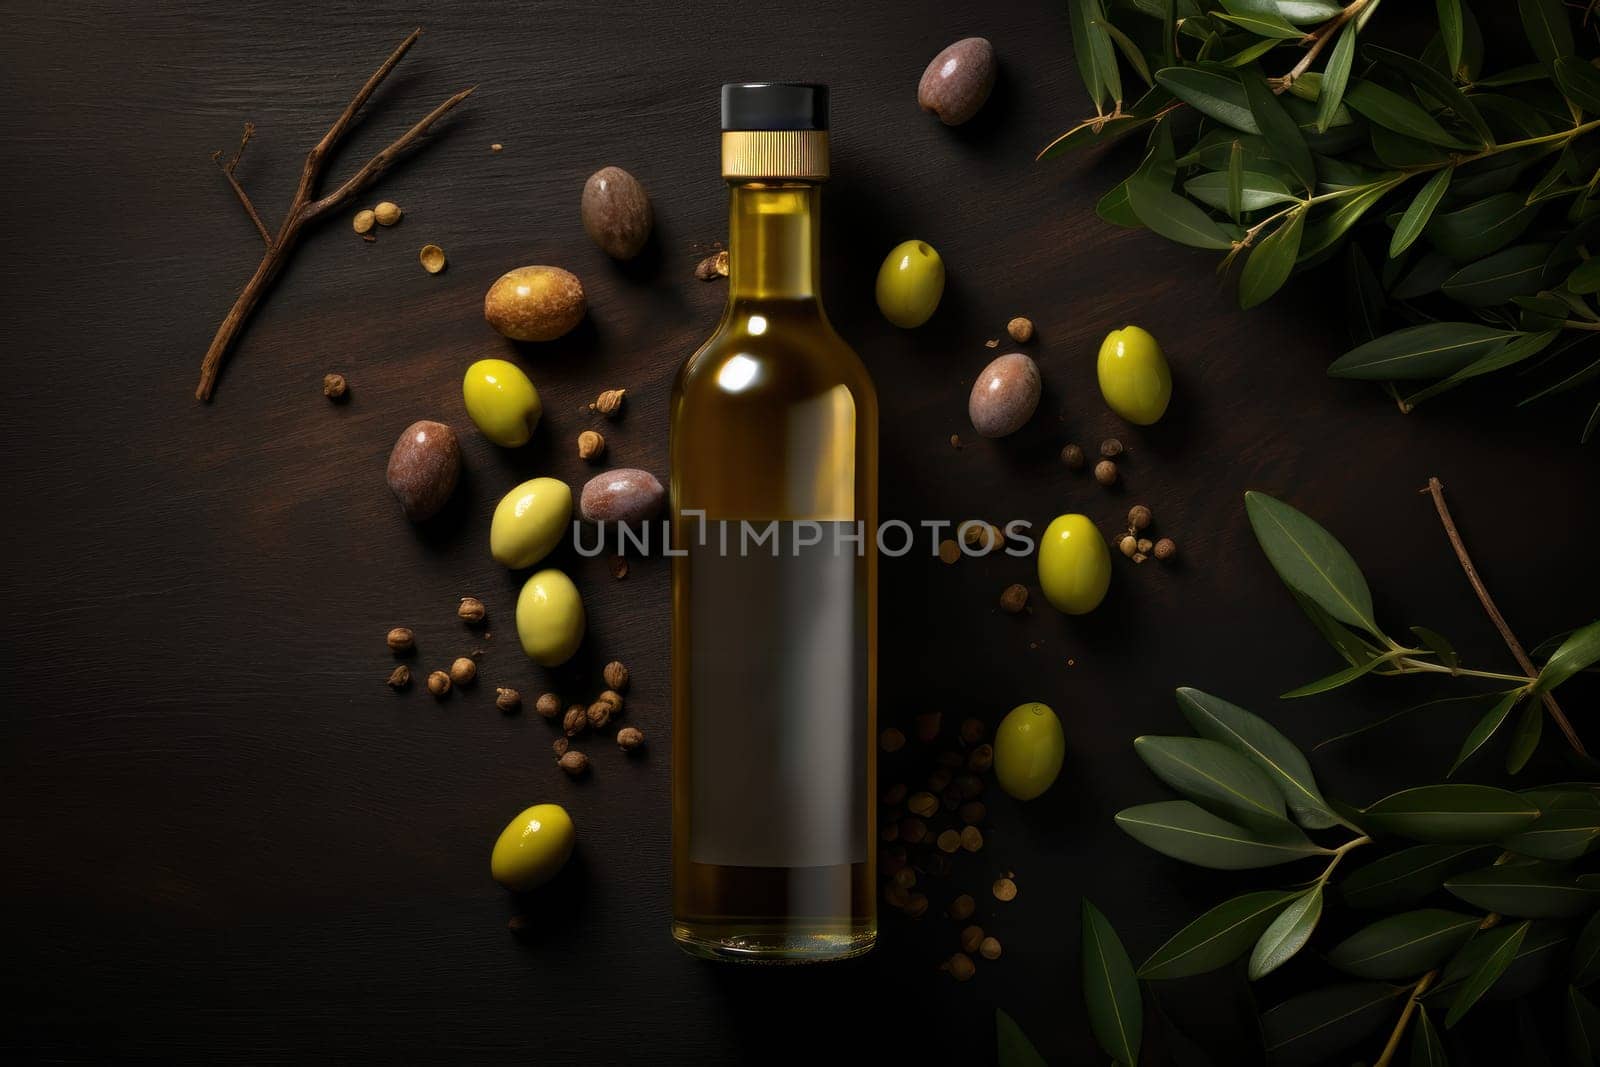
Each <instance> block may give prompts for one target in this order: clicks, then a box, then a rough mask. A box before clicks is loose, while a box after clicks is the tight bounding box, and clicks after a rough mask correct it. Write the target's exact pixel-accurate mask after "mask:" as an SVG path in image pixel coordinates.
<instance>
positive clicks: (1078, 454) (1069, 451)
mask: <svg viewBox="0 0 1600 1067" xmlns="http://www.w3.org/2000/svg"><path fill="white" fill-rule="evenodd" d="M1125 451H1126V449H1124V448H1123V447H1122V442H1121V441H1119V440H1117V439H1116V438H1115V437H1108V438H1106V439H1105V440H1104V441H1101V442H1100V461H1099V462H1098V463H1096V464H1095V465H1094V480H1095V481H1097V482H1099V483H1100V484H1101V485H1105V486H1111V485H1116V484H1117V478H1118V476H1119V472H1118V470H1117V457H1118V456H1120V455H1122V453H1123V452H1125ZM1061 462H1062V463H1063V464H1065V465H1066V467H1067V469H1068V470H1074V471H1077V470H1082V469H1083V467H1084V464H1086V463H1087V462H1088V457H1086V456H1085V455H1084V452H1083V446H1082V445H1064V446H1063V447H1062V449H1061Z"/></svg>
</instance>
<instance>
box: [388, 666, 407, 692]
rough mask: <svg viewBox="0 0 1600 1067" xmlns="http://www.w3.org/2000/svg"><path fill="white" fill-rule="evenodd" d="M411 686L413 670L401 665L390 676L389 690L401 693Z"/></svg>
mask: <svg viewBox="0 0 1600 1067" xmlns="http://www.w3.org/2000/svg"><path fill="white" fill-rule="evenodd" d="M410 684H411V668H410V667H407V666H406V665H405V664H404V663H402V664H400V665H399V666H398V667H396V668H395V669H394V671H393V672H391V673H390V675H389V688H390V689H393V690H394V691H395V692H397V693H398V692H399V691H400V690H402V689H404V688H405V687H406V686H408V685H410Z"/></svg>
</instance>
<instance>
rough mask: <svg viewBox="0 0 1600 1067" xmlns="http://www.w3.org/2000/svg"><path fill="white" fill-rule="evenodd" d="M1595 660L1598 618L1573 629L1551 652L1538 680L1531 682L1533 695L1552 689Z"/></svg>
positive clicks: (1599, 642) (1599, 643)
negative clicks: (1577, 628) (1558, 646)
mask: <svg viewBox="0 0 1600 1067" xmlns="http://www.w3.org/2000/svg"><path fill="white" fill-rule="evenodd" d="M1597 661H1600V619H1597V620H1596V621H1594V622H1591V623H1590V624H1589V625H1587V626H1585V627H1583V628H1581V629H1579V630H1575V631H1574V632H1573V634H1572V636H1571V637H1568V638H1567V639H1566V640H1565V641H1563V642H1561V647H1560V648H1558V649H1556V650H1555V652H1553V653H1551V655H1550V658H1549V660H1547V661H1546V662H1545V665H1544V668H1543V669H1542V670H1541V671H1540V672H1539V679H1538V681H1536V682H1534V683H1533V693H1534V695H1538V694H1540V693H1544V692H1548V691H1549V690H1551V689H1554V688H1555V687H1556V686H1558V685H1560V684H1561V683H1562V682H1564V681H1566V680H1567V679H1568V678H1571V677H1572V676H1573V675H1574V674H1577V673H1578V672H1579V671H1581V670H1583V669H1584V668H1586V667H1588V666H1589V665H1590V664H1592V663H1595V662H1597Z"/></svg>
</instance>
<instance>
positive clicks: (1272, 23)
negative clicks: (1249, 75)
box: [1219, 0, 1305, 41]
mask: <svg viewBox="0 0 1600 1067" xmlns="http://www.w3.org/2000/svg"><path fill="white" fill-rule="evenodd" d="M1222 6H1223V7H1224V8H1226V9H1227V11H1226V13H1219V14H1220V15H1221V17H1222V18H1225V19H1227V20H1228V21H1229V22H1231V23H1233V24H1234V25H1235V26H1240V27H1242V28H1244V29H1246V30H1249V31H1250V32H1251V33H1253V34H1255V35H1256V36H1257V37H1274V38H1278V39H1280V40H1286V41H1288V40H1298V39H1300V38H1302V37H1304V36H1305V33H1304V32H1302V31H1301V30H1298V29H1296V28H1295V27H1293V26H1291V25H1290V24H1289V22H1288V20H1286V19H1285V18H1284V17H1283V16H1282V15H1281V14H1279V13H1278V5H1277V4H1276V3H1274V2H1273V0H1222Z"/></svg>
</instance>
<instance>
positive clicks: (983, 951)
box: [978, 937, 1000, 960]
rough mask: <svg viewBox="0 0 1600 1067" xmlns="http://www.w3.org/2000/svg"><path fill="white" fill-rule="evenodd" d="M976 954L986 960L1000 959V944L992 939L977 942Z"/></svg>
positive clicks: (987, 938)
mask: <svg viewBox="0 0 1600 1067" xmlns="http://www.w3.org/2000/svg"><path fill="white" fill-rule="evenodd" d="M978 954H979V955H981V956H982V957H983V958H984V959H986V960H997V959H999V958H1000V942H999V941H998V940H997V939H996V938H993V937H986V938H984V939H983V940H982V941H980V942H978Z"/></svg>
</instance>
